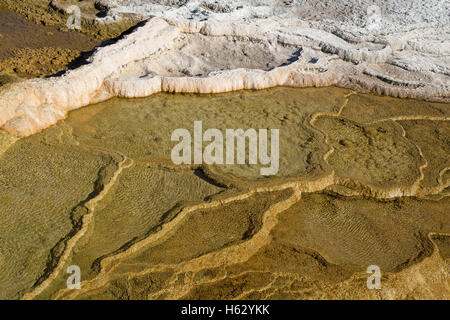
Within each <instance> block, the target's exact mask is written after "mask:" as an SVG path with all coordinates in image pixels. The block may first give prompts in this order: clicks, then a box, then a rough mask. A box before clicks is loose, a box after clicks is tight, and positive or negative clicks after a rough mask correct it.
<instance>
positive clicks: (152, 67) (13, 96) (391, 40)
mask: <svg viewBox="0 0 450 320" xmlns="http://www.w3.org/2000/svg"><path fill="white" fill-rule="evenodd" d="M167 20H168V21H166V20H165V19H162V18H151V19H149V20H146V21H145V22H143V23H142V24H141V25H140V26H138V27H136V28H135V30H134V31H133V32H131V33H130V34H128V35H126V36H123V37H122V38H120V39H119V40H117V41H115V42H114V43H113V44H109V45H105V46H101V47H98V48H97V49H95V51H94V52H93V53H92V55H91V56H90V57H89V58H87V60H86V63H85V64H84V65H82V66H81V67H79V68H77V69H74V70H70V71H68V72H66V73H65V74H63V75H61V76H55V77H50V78H47V79H32V80H27V81H24V82H21V83H15V84H11V85H8V86H6V87H4V88H3V89H2V91H0V111H1V112H0V127H1V128H2V129H4V130H6V131H7V132H9V133H11V134H13V135H16V136H28V135H31V134H34V133H37V132H39V131H41V130H42V129H44V128H47V127H49V126H51V125H53V124H55V123H56V122H57V121H58V120H60V119H63V118H65V117H66V115H67V113H68V112H69V111H70V110H74V109H77V108H80V107H83V106H86V105H89V104H92V103H97V102H100V101H104V100H107V99H109V98H111V97H114V96H118V97H128V98H131V97H145V96H149V95H151V94H153V93H156V92H161V91H166V92H196V93H219V92H228V91H234V90H240V89H264V88H270V87H275V86H291V87H311V86H315V87H318V86H331V85H334V86H339V87H345V88H351V89H353V90H357V91H362V92H367V91H370V92H374V93H377V94H383V95H389V96H393V97H402V98H419V99H424V100H430V101H443V102H448V101H450V96H449V87H450V86H449V75H450V68H449V64H448V55H447V51H448V39H449V37H448V34H449V32H448V29H449V28H448V27H446V28H441V29H438V30H436V29H432V28H429V29H421V30H420V32H419V31H417V30H412V31H408V32H403V33H402V34H401V35H398V34H392V35H388V36H384V37H382V38H380V39H371V40H370V39H369V40H368V39H363V38H358V39H353V38H352V39H350V38H349V35H348V33H339V32H336V30H334V31H333V30H328V31H326V30H321V29H318V28H315V27H313V26H312V25H311V24H310V23H308V22H299V20H292V19H291V20H289V19H287V20H285V21H282V20H277V19H253V20H252V21H249V22H245V21H218V20H211V21H186V20H180V19H178V20H170V19H167ZM436 37H441V38H442V39H443V41H441V42H439V43H437V42H433V43H434V47H430V46H424V45H423V43H424V41H425V43H427V41H428V42H430V41H431V40H430V39H432V38H436ZM446 48H447V49H446ZM430 50H431V51H432V53H429V52H428V51H430ZM216 56H217V57H216ZM215 57H216V58H215ZM218 57H220V59H219V58H218ZM280 57H281V59H280Z"/></svg>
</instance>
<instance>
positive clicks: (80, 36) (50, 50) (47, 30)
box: [0, 1, 137, 86]
mask: <svg viewBox="0 0 450 320" xmlns="http://www.w3.org/2000/svg"><path fill="white" fill-rule="evenodd" d="M75 4H77V5H80V3H78V2H76V3H75ZM81 4H83V3H81ZM90 6H92V8H90V7H89V8H84V7H86V5H84V7H83V6H82V7H83V8H82V9H83V10H85V11H86V10H87V11H88V12H90V11H96V10H95V8H94V3H93V2H90ZM68 17H69V15H68V14H66V13H64V12H61V10H57V9H56V8H54V7H52V6H51V5H50V4H49V3H48V2H46V1H20V2H18V1H5V2H3V1H2V2H0V86H1V85H3V84H6V83H11V82H14V81H17V77H22V78H29V77H43V76H49V75H53V74H55V73H58V72H61V71H65V70H67V68H68V64H69V63H70V62H72V61H74V60H75V59H76V58H78V57H79V56H80V55H81V53H82V52H89V51H91V50H92V49H93V48H94V47H96V46H98V45H100V44H101V43H102V41H104V40H108V39H112V38H116V37H118V36H119V35H120V34H121V33H122V32H124V31H126V30H127V29H129V28H130V27H132V26H133V25H135V24H136V23H137V21H132V20H126V19H125V20H123V21H121V22H116V23H108V24H102V23H96V22H94V21H93V20H92V21H90V20H89V19H86V18H83V19H82V25H81V28H80V29H79V30H68V28H67V26H66V22H67V19H68ZM94 17H95V15H94Z"/></svg>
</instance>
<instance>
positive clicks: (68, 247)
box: [22, 156, 133, 300]
mask: <svg viewBox="0 0 450 320" xmlns="http://www.w3.org/2000/svg"><path fill="white" fill-rule="evenodd" d="M122 158H123V159H122V161H120V162H119V163H118V168H117V170H116V171H115V172H114V175H113V176H112V177H111V179H110V181H109V182H108V183H107V184H106V185H104V186H103V189H102V190H101V191H100V193H99V194H98V195H96V196H95V197H94V198H93V199H90V200H89V201H88V202H86V203H85V204H84V206H85V207H86V209H87V210H88V212H87V213H86V214H85V215H84V216H83V218H82V227H81V229H80V230H79V231H78V232H77V233H76V234H75V235H74V236H73V237H72V238H70V239H69V241H67V243H66V244H65V248H64V253H63V254H62V256H61V257H60V258H59V261H58V263H57V266H56V267H55V268H54V269H53V270H52V271H51V273H50V275H49V276H48V277H47V278H46V279H45V280H44V281H43V282H42V283H40V284H39V285H38V286H37V287H35V288H33V290H32V291H31V292H28V293H26V294H25V295H24V296H23V297H22V300H32V299H33V298H34V297H36V296H37V295H39V294H40V293H41V292H42V291H43V290H45V288H46V287H47V286H48V285H50V283H51V282H52V281H53V280H54V279H55V278H56V277H57V276H58V274H59V273H60V272H61V270H62V268H63V266H64V264H65V263H66V261H67V260H68V258H69V257H70V255H71V253H72V249H73V248H74V246H75V245H76V243H77V242H78V241H79V240H80V238H81V237H83V235H84V234H85V233H86V231H87V229H88V228H89V224H90V223H91V221H92V218H93V214H94V211H95V207H96V205H97V203H98V202H99V201H100V200H101V199H103V197H104V196H105V195H106V194H107V193H108V191H109V189H111V187H112V186H113V185H114V184H115V182H116V180H117V178H118V177H119V176H120V174H121V172H122V170H123V169H126V168H128V167H130V166H132V164H133V161H132V160H131V159H129V158H127V157H125V156H122Z"/></svg>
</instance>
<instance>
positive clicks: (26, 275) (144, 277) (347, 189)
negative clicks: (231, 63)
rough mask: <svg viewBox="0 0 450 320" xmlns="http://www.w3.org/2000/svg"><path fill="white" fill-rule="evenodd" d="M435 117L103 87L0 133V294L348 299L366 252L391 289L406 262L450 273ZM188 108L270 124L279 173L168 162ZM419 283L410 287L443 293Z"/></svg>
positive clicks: (360, 99)
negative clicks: (89, 101)
mask: <svg viewBox="0 0 450 320" xmlns="http://www.w3.org/2000/svg"><path fill="white" fill-rule="evenodd" d="M449 117H450V105H448V104H440V103H430V102H422V101H415V100H406V99H404V100H400V99H394V98H387V97H379V96H374V95H364V94H356V93H353V92H351V91H350V90H347V89H340V88H334V87H326V88H306V89H294V88H274V89H269V90H262V91H239V92H233V93H226V94H217V95H195V94H167V93H160V94H156V95H153V96H151V97H148V98H142V99H133V100H131V99H128V100H126V99H119V98H114V99H111V100H109V101H106V102H103V103H100V104H96V105H91V106H88V107H85V108H81V109H79V110H76V111H73V112H71V113H70V115H69V117H68V118H67V119H66V120H63V121H60V122H58V123H57V124H56V125H55V126H53V127H51V128H49V129H47V130H45V131H43V132H41V133H39V134H36V135H34V136H31V137H28V138H23V139H20V140H18V141H15V139H13V138H11V137H10V136H8V135H6V134H2V136H1V140H0V141H1V142H2V148H0V152H1V150H5V151H4V152H3V153H2V154H1V155H0V213H1V215H0V267H1V270H2V273H1V275H0V288H1V289H0V297H1V298H17V297H20V296H23V297H25V298H36V297H38V298H50V297H53V298H61V297H64V298H74V299H76V298H92V297H97V298H111V299H117V298H127V297H128V298H136V299H144V298H145V299H146V298H180V297H190V298H239V297H242V298H252V297H253V298H257V297H260V298H264V297H273V296H277V297H278V296H279V297H285V298H306V297H308V296H307V293H305V292H304V291H302V290H300V288H301V287H302V286H307V287H311V288H314V290H313V291H312V292H309V293H308V294H309V297H311V296H314V297H322V298H324V297H328V295H330V294H332V295H333V296H334V297H336V296H341V297H346V296H347V297H348V296H349V295H350V296H352V295H353V296H354V297H359V298H361V297H366V296H367V295H369V296H370V294H371V293H368V292H366V291H364V287H363V286H362V287H361V288H360V289H355V288H354V287H351V286H352V285H354V282H352V281H356V282H357V280H355V279H354V277H355V274H357V273H358V272H364V271H365V269H366V268H367V266H368V265H370V264H374V263H375V264H378V265H380V266H381V267H382V268H384V270H385V271H386V272H396V274H395V276H393V277H392V278H390V280H389V281H391V282H392V286H400V287H401V288H403V287H402V285H403V282H404V277H406V275H405V276H403V274H404V273H403V272H406V271H404V270H405V269H407V268H411V267H412V266H414V267H417V268H425V267H426V268H427V270H431V269H432V268H437V269H439V270H441V271H442V270H446V269H448V260H445V259H447V257H446V256H445V255H439V249H438V248H443V249H442V252H446V251H445V248H447V247H448V242H449V239H448V237H447V236H446V234H448V232H449V231H450V225H449V220H450V219H449V216H448V214H449V212H450V210H449V209H450V202H449V200H448V199H449V198H448V186H449V184H450V181H449V180H450V179H448V177H449V175H448V171H447V169H448V168H450V162H449V158H450V157H449V154H450V125H449V120H448V119H449ZM194 121H202V126H203V132H204V131H205V130H207V129H210V128H216V129H218V130H219V131H221V132H223V134H224V136H225V130H226V129H238V128H242V129H244V130H247V129H250V128H253V129H255V130H259V129H269V130H271V129H279V159H278V160H279V169H278V171H277V172H276V174H274V175H270V176H261V174H260V169H261V167H264V165H261V164H248V163H246V164H239V165H238V164H227V165H207V164H205V163H203V164H192V165H189V164H183V165H175V164H174V163H173V162H172V160H171V151H172V149H173V148H174V146H175V145H176V144H177V142H174V141H171V134H172V132H173V131H174V130H175V129H177V128H184V129H187V130H188V131H189V132H190V133H191V136H192V137H193V136H194V132H193V129H194ZM420 132H427V133H428V134H427V135H423V134H420ZM208 144H209V143H208V142H204V144H203V147H204V148H205V147H206V146H207V145H208ZM224 145H225V143H224ZM8 146H9V148H8ZM270 146H271V144H269V146H268V147H269V150H270ZM246 151H248V147H247V149H246ZM300 195H301V197H300ZM433 237H434V238H436V239H438V240H436V241H433V239H434V238H433ZM435 254H436V255H437V256H435ZM427 259H428V260H427ZM433 259H434V260H433ZM282 261H283V262H282ZM426 263H427V264H426ZM73 264H75V265H78V266H80V268H81V270H82V281H84V282H82V290H77V291H76V292H75V293H74V292H71V291H70V290H65V288H66V278H67V275H66V273H65V270H66V268H67V266H69V265H73ZM430 268H431V269H430ZM407 270H410V269H407ZM414 270H415V269H414ZM420 270H422V269H420ZM433 270H434V269H433ZM441 271H439V272H441ZM261 272H264V273H266V276H265V277H259V276H256V275H258V274H260V273H261ZM408 272H412V271H408ZM436 272H437V271H436ZM439 272H437V273H436V274H437V275H436V276H437V277H439V276H440V275H441V273H439ZM244 274H245V275H244ZM300 275H301V276H300ZM443 277H444V276H443ZM276 278H279V281H274V279H276ZM105 279H106V280H105ZM230 279H234V280H233V281H234V282H233V281H231V280H230ZM262 279H269V280H270V281H269V280H268V281H269V282H268V283H266V282H265V280H262ZM352 279H353V280H352ZM230 281H231V282H230ZM313 282H314V283H313ZM202 283H204V284H202ZM206 283H208V285H206ZM352 283H353V284H352ZM425 283H426V284H425V285H424V288H425V287H426V286H428V287H426V288H428V289H429V290H428V289H427V290H428V291H427V290H425V289H423V290H424V291H423V292H422V291H420V292H418V293H417V295H419V296H420V295H421V294H423V296H427V294H428V296H430V292H433V294H434V296H435V297H438V296H439V295H441V297H442V296H445V295H446V294H448V291H446V290H448V287H445V281H444V283H441V282H433V281H431V280H430V281H428V279H425ZM437 283H440V284H437ZM149 284H151V285H149ZM294 284H295V288H297V289H295V288H293V287H292V288H290V289H289V286H294ZM321 284H324V286H325V287H324V286H322V285H321ZM231 288H234V289H233V290H232V289H231ZM236 288H239V289H236ZM261 288H266V289H264V290H263V291H261V290H262V289H261ZM430 288H432V290H431V289H430ZM386 290H387V289H386ZM402 290H403V289H401V290H399V291H398V295H399V296H401V295H402V294H404V295H407V294H408V291H407V290H409V289H408V288H407V286H406V287H405V289H404V290H405V291H402ZM430 290H431V291H430ZM252 292H253V293H252ZM386 292H388V291H386ZM382 294H383V293H382Z"/></svg>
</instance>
